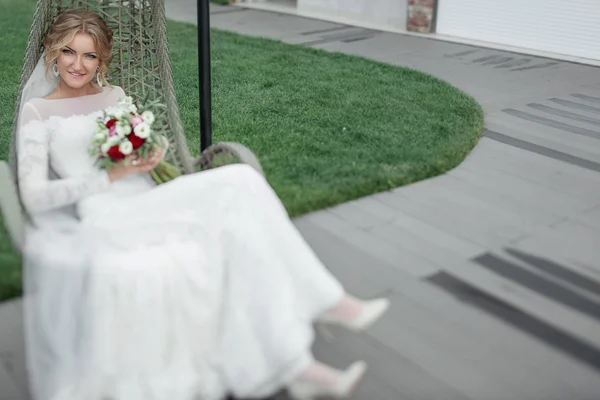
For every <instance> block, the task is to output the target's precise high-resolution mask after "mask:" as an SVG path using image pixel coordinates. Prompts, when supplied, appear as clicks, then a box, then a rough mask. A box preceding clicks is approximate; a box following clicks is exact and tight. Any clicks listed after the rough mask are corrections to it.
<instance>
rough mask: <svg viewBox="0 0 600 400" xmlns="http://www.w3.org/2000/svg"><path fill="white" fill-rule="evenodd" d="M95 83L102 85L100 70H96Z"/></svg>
mask: <svg viewBox="0 0 600 400" xmlns="http://www.w3.org/2000/svg"><path fill="white" fill-rule="evenodd" d="M96 83H97V84H98V86H100V87H102V86H104V84H103V83H102V75H101V74H100V71H98V72H96Z"/></svg>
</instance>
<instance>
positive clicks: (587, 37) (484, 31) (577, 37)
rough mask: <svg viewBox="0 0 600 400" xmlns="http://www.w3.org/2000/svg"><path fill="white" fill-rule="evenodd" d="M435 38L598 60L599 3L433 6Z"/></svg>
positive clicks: (522, 0) (476, 1) (551, 0)
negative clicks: (473, 41) (438, 36)
mask: <svg viewBox="0 0 600 400" xmlns="http://www.w3.org/2000/svg"><path fill="white" fill-rule="evenodd" d="M436 32H437V33H439V34H442V35H448V36H454V37H460V38H465V39H472V40H480V41H485V42H490V43H495V44H501V45H507V46H514V47H522V48H526V49H533V50H538V51H545V52H551V53H558V54H564V55H568V56H573V57H582V58H588V59H592V60H600V0H438V12H437V24H436Z"/></svg>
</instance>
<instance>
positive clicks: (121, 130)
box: [117, 121, 131, 137]
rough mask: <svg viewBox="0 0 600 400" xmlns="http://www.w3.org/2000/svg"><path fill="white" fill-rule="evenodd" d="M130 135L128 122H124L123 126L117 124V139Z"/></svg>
mask: <svg viewBox="0 0 600 400" xmlns="http://www.w3.org/2000/svg"><path fill="white" fill-rule="evenodd" d="M130 133H131V125H129V122H127V121H126V122H125V123H123V124H121V123H118V124H117V135H119V137H124V136H127V135H129V134H130Z"/></svg>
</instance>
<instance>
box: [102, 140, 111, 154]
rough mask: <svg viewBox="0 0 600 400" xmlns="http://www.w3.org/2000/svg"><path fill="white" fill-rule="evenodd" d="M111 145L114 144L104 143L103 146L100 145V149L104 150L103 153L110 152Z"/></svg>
mask: <svg viewBox="0 0 600 400" xmlns="http://www.w3.org/2000/svg"><path fill="white" fill-rule="evenodd" d="M111 147H112V145H111V144H110V143H108V142H106V143H103V144H102V146H100V151H101V152H102V154H106V153H107V152H108V149H110V148H111Z"/></svg>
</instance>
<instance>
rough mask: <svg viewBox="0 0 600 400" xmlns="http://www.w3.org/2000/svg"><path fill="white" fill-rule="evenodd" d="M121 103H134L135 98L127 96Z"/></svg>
mask: <svg viewBox="0 0 600 400" xmlns="http://www.w3.org/2000/svg"><path fill="white" fill-rule="evenodd" d="M120 103H121V104H127V105H129V104H133V98H132V97H131V96H125V97H123V98H122V99H121V101H120Z"/></svg>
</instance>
